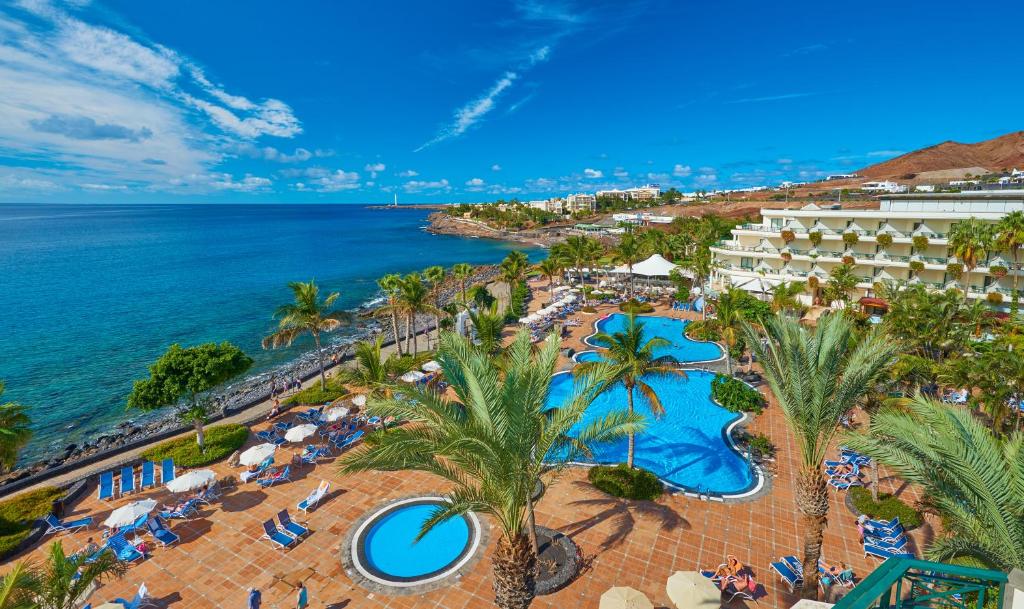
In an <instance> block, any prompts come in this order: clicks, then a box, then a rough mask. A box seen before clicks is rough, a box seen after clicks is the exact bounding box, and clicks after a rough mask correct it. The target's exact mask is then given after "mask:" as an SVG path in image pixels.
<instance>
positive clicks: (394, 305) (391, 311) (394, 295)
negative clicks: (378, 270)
mask: <svg viewBox="0 0 1024 609" xmlns="http://www.w3.org/2000/svg"><path fill="white" fill-rule="evenodd" d="M377 286H378V287H380V289H381V291H382V292H384V294H385V295H386V296H387V299H388V304H387V305H386V306H383V307H380V308H379V309H377V312H376V315H388V316H390V317H391V333H392V334H393V335H394V337H395V348H396V349H398V354H399V355H402V336H401V335H400V334H399V333H398V315H399V311H400V307H399V306H398V295H399V293H401V291H402V276H401V275H399V274H398V273H389V274H387V275H384V276H383V277H381V278H380V279H378V280H377Z"/></svg>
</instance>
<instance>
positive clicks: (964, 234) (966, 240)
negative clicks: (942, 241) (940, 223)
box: [949, 217, 993, 300]
mask: <svg viewBox="0 0 1024 609" xmlns="http://www.w3.org/2000/svg"><path fill="white" fill-rule="evenodd" d="M992 244H993V231H992V225H991V224H989V223H987V222H982V221H981V220H979V219H977V218H973V217H972V218H968V219H966V220H963V221H961V222H957V223H956V224H954V225H953V226H952V227H951V228H950V229H949V251H950V252H951V253H952V254H953V255H954V256H956V257H957V258H958V259H959V260H960V262H961V263H963V265H964V270H965V271H966V274H965V276H964V300H966V299H967V297H968V295H969V294H970V291H971V271H973V270H974V269H975V268H977V266H978V264H979V263H981V262H982V261H984V260H985V258H986V257H987V256H988V254H989V252H990V251H991V250H992Z"/></svg>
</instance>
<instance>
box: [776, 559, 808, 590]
mask: <svg viewBox="0 0 1024 609" xmlns="http://www.w3.org/2000/svg"><path fill="white" fill-rule="evenodd" d="M770 568H771V570H772V571H775V572H776V573H778V574H779V577H781V578H782V581H784V582H786V586H787V587H789V591H790V593H792V592H793V591H794V590H796V589H797V588H800V587H802V586H803V585H804V578H803V576H801V575H800V574H799V573H797V572H796V571H794V570H793V569H792V568H791V567H790V566H789V564H788V563H787V562H786V561H784V560H780V561H778V562H773V563H772V564H771V565H770Z"/></svg>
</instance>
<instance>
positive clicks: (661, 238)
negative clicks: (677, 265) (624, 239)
mask: <svg viewBox="0 0 1024 609" xmlns="http://www.w3.org/2000/svg"><path fill="white" fill-rule="evenodd" d="M637 241H638V243H639V245H640V252H641V255H642V256H643V257H648V256H651V255H652V254H660V255H661V256H663V257H668V256H671V255H672V243H671V240H670V239H669V235H668V233H666V232H665V231H661V230H658V229H654V228H651V229H647V230H645V231H644V232H642V233H640V237H639V239H638V240H637Z"/></svg>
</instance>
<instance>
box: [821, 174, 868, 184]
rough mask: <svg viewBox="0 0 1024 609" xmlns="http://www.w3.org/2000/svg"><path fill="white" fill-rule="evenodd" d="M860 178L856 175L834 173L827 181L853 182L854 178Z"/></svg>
mask: <svg viewBox="0 0 1024 609" xmlns="http://www.w3.org/2000/svg"><path fill="white" fill-rule="evenodd" d="M859 177H860V176H859V175H857V174H855V173H833V174H832V175H830V176H826V177H825V181H826V182H831V181H832V180H852V179H853V178H859Z"/></svg>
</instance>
